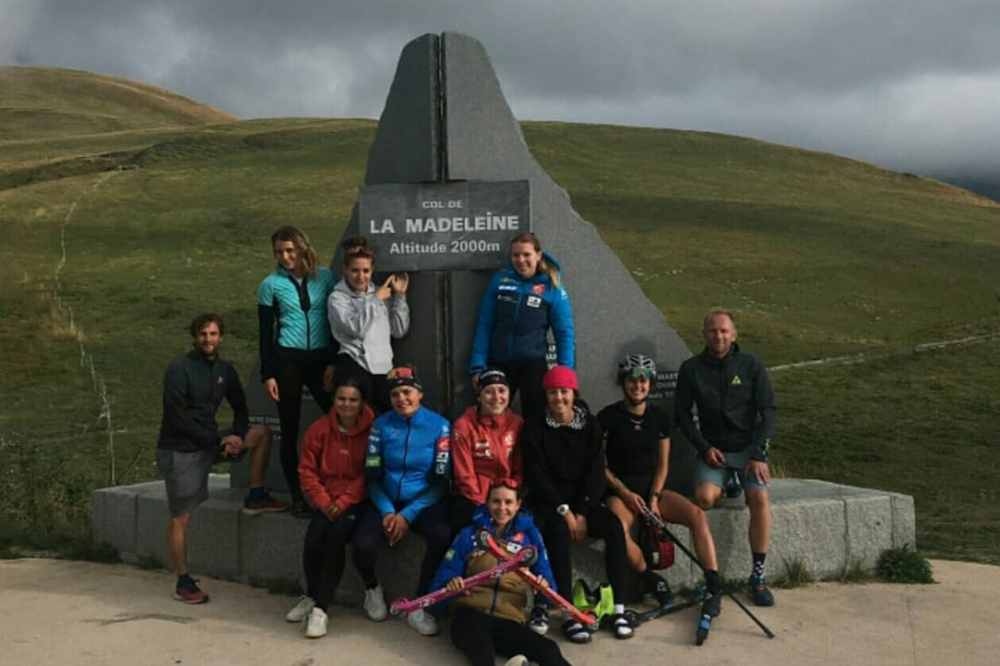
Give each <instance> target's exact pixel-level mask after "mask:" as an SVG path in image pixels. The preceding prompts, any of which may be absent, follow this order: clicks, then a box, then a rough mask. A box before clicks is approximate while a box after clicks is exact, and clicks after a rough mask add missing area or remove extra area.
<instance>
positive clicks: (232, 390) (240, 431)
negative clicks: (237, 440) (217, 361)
mask: <svg viewBox="0 0 1000 666" xmlns="http://www.w3.org/2000/svg"><path fill="white" fill-rule="evenodd" d="M228 380H229V382H228V386H227V390H226V400H227V401H228V402H229V406H230V407H232V408H233V434H235V435H239V436H240V437H246V436H247V431H248V430H250V410H249V409H247V397H246V394H245V393H244V392H243V384H241V383H240V376H239V374H238V373H237V372H236V368H234V367H232V366H229V378H228Z"/></svg>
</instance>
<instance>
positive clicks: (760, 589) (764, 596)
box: [747, 576, 774, 606]
mask: <svg viewBox="0 0 1000 666" xmlns="http://www.w3.org/2000/svg"><path fill="white" fill-rule="evenodd" d="M747 584H748V585H749V587H750V590H749V591H750V597H751V598H752V599H753V602H754V603H755V604H757V605H758V606H773V605H774V595H773V594H771V590H770V589H769V588H768V587H767V581H765V580H764V577H763V576H750V580H749V581H747Z"/></svg>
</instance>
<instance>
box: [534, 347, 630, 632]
mask: <svg viewBox="0 0 1000 666" xmlns="http://www.w3.org/2000/svg"><path fill="white" fill-rule="evenodd" d="M542 388H543V390H544V391H545V402H546V409H545V412H544V414H543V415H542V416H541V418H537V419H535V420H533V421H529V422H528V423H526V424H525V426H524V431H523V435H522V437H521V447H522V455H523V456H524V474H525V480H526V481H527V486H528V493H529V494H528V497H529V501H530V510H531V512H532V513H533V514H534V517H535V524H536V525H538V528H539V530H541V533H542V539H543V540H544V541H545V545H546V547H547V548H548V551H549V561H550V562H551V564H552V573H553V574H554V576H555V580H556V588H557V591H558V592H559V593H560V594H562V595H563V596H566V595H568V594H570V593H571V590H572V582H573V563H572V561H571V559H570V543H573V542H579V541H583V540H584V539H586V538H587V537H592V538H595V539H602V540H603V541H604V565H605V571H606V573H607V576H608V582H609V583H611V589H612V591H613V592H614V596H615V609H614V614H613V615H612V618H611V630H612V631H613V632H614V635H615V638H631V637H632V635H633V633H634V629H633V628H632V626H631V624H630V623H629V621H628V620H627V619H626V618H625V614H624V613H625V605H624V603H623V602H622V600H621V598H622V593H623V592H624V590H625V584H626V583H625V581H626V576H627V575H628V558H627V552H626V547H625V532H624V531H623V529H622V524H621V521H619V520H618V518H617V517H615V515H614V514H613V513H611V511H609V510H608V509H607V508H606V507H605V506H604V505H603V504H601V498H602V497H603V496H604V487H605V478H604V447H603V436H602V432H601V427H600V425H599V424H598V422H597V419H596V418H595V417H594V415H593V414H591V413H590V412H589V411H588V410H587V408H586V406H585V405H584V404H583V403H581V402H579V400H578V398H579V383H578V381H577V378H576V373H575V372H573V371H572V370H571V369H569V368H566V367H563V366H558V365H557V366H555V367H553V368H551V369H550V370H549V371H548V372H547V373H546V374H545V377H544V379H543V380H542ZM536 608H537V607H536ZM543 614H544V610H543V611H541V612H539V613H538V614H537V615H536V616H533V617H532V623H531V624H532V626H533V627H537V628H539V629H540V628H542V625H544V624H545V623H544V619H545V618H544V616H543ZM562 629H563V633H564V634H565V635H566V637H567V638H568V639H569V640H570V641H572V642H574V643H587V642H589V641H590V634H589V633H588V632H587V630H586V628H585V627H584V626H583V625H582V624H580V623H579V622H577V621H576V620H574V619H572V618H569V617H566V618H564V619H563V625H562Z"/></svg>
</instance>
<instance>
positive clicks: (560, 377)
mask: <svg viewBox="0 0 1000 666" xmlns="http://www.w3.org/2000/svg"><path fill="white" fill-rule="evenodd" d="M560 388H563V389H573V390H574V391H579V390H580V383H579V382H578V381H577V380H576V373H575V372H573V371H572V370H571V369H570V368H567V367H566V366H564V365H555V366H553V367H551V368H549V371H548V372H546V373H545V378H544V379H542V389H544V390H546V391H548V390H549V389H560Z"/></svg>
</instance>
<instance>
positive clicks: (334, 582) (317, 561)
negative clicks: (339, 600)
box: [302, 504, 365, 611]
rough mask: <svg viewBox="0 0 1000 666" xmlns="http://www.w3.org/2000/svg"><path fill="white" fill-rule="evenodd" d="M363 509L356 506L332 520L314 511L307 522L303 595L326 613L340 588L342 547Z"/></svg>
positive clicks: (342, 560)
mask: <svg viewBox="0 0 1000 666" xmlns="http://www.w3.org/2000/svg"><path fill="white" fill-rule="evenodd" d="M364 506H365V505H364V504H355V505H354V506H352V507H351V508H349V509H348V510H347V511H345V512H344V513H342V514H341V515H339V516H337V519H336V520H332V521H331V520H330V519H329V518H327V517H326V514H325V513H322V512H320V511H317V512H316V513H314V514H313V516H312V520H310V521H309V527H308V529H306V540H305V544H304V545H303V547H302V569H303V571H304V572H305V574H306V594H308V595H309V596H310V597H311V598H312V600H313V601H315V602H316V607H317V608H319V609H320V610H324V611H325V610H326V607H327V606H328V605H329V604H330V602H331V601H332V600H333V593H334V591H335V590H336V589H337V586H338V585H340V579H341V577H342V576H343V575H344V548H345V547H346V546H347V544H348V543H350V541H351V536H352V535H353V534H354V528H355V526H356V525H357V519H358V514H360V513H361V510H362V508H363V507H364Z"/></svg>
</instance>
